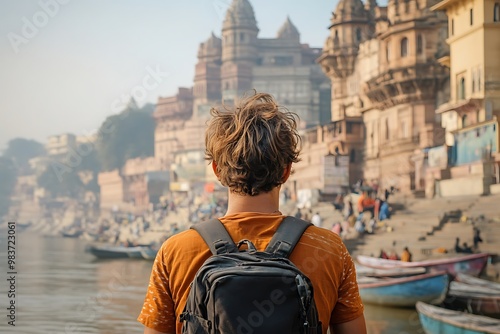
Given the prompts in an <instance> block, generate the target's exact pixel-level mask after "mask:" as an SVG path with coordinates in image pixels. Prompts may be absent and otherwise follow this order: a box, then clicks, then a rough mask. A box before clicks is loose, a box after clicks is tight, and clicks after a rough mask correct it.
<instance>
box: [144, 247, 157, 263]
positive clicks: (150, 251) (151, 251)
mask: <svg viewBox="0 0 500 334" xmlns="http://www.w3.org/2000/svg"><path fill="white" fill-rule="evenodd" d="M157 253H158V249H157V248H153V247H142V249H141V256H142V258H143V259H145V260H151V261H152V260H154V259H155V258H156V254H157Z"/></svg>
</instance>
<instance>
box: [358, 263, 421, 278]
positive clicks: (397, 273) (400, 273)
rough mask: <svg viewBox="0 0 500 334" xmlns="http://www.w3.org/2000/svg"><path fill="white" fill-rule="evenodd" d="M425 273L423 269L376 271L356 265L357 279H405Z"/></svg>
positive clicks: (375, 269)
mask: <svg viewBox="0 0 500 334" xmlns="http://www.w3.org/2000/svg"><path fill="white" fill-rule="evenodd" d="M426 272H427V269H425V268H424V267H415V268H387V269H377V268H370V267H365V266H361V265H356V274H357V275H358V277H405V276H413V275H421V274H425V273H426Z"/></svg>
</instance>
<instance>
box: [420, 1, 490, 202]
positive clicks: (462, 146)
mask: <svg viewBox="0 0 500 334" xmlns="http://www.w3.org/2000/svg"><path fill="white" fill-rule="evenodd" d="M432 10H434V11H445V12H446V15H447V16H448V38H447V40H446V42H447V43H448V45H449V47H450V55H449V56H447V57H443V58H441V59H440V60H439V61H440V62H441V63H442V64H443V65H446V66H448V67H449V68H450V100H449V101H448V102H447V103H445V104H443V105H441V106H439V107H438V109H437V110H436V112H437V113H438V114H440V115H441V120H442V126H443V127H444V128H445V129H446V144H447V145H448V146H451V147H452V150H451V166H452V167H451V170H450V173H449V176H450V177H451V178H452V179H453V180H444V181H440V182H438V183H437V185H436V191H437V192H438V193H441V195H443V196H448V195H453V194H464V192H469V193H471V194H488V193H490V189H491V191H493V192H496V191H497V190H498V191H500V189H496V187H497V186H495V185H493V186H492V187H490V185H492V184H495V183H499V179H500V172H499V170H500V168H499V167H500V153H499V152H500V145H499V131H498V120H499V119H500V1H499V0H444V1H441V2H439V3H438V4H436V5H435V6H433V7H432ZM431 172H432V171H431ZM428 174H429V173H428ZM457 181H459V182H457Z"/></svg>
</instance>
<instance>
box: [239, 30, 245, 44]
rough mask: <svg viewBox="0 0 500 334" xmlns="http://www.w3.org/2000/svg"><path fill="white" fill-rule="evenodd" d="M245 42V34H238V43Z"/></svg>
mask: <svg viewBox="0 0 500 334" xmlns="http://www.w3.org/2000/svg"><path fill="white" fill-rule="evenodd" d="M243 41H245V34H244V33H242V32H240V42H243Z"/></svg>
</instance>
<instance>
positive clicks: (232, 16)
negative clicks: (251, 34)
mask: <svg viewBox="0 0 500 334" xmlns="http://www.w3.org/2000/svg"><path fill="white" fill-rule="evenodd" d="M234 26H239V27H245V28H255V29H256V30H257V21H256V20H255V14H254V11H253V7H252V5H251V4H250V2H248V0H233V2H232V3H231V6H229V8H228V10H227V13H226V18H225V19H224V24H223V29H229V28H232V27H234Z"/></svg>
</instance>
